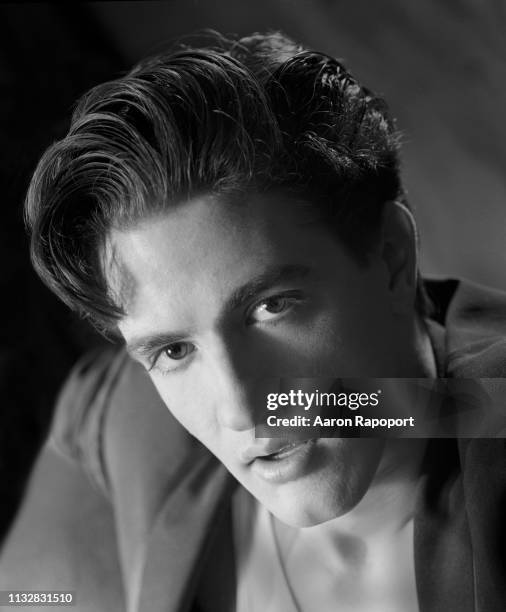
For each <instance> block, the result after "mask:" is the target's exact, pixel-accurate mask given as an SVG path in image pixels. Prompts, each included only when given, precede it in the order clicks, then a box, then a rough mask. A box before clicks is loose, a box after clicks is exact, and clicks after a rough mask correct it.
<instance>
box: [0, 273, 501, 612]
mask: <svg viewBox="0 0 506 612" xmlns="http://www.w3.org/2000/svg"><path fill="white" fill-rule="evenodd" d="M427 286H428V290H429V292H430V294H431V296H432V297H433V299H434V300H435V302H436V312H435V315H434V319H435V321H437V322H438V323H439V324H440V325H441V326H442V327H438V325H432V326H431V338H432V341H433V344H434V345H435V346H436V348H437V355H438V360H439V368H440V372H442V373H443V374H444V376H446V377H464V378H487V379H489V380H487V381H485V385H486V392H487V393H489V394H490V395H491V396H493V397H494V401H495V402H496V403H500V404H501V402H502V401H503V400H502V398H503V397H506V380H501V379H506V295H505V294H504V293H502V292H499V291H492V290H489V289H485V288H482V287H479V286H477V285H473V284H471V283H467V282H459V281H431V282H429V283H428V284H427ZM504 404H506V399H505V400H504ZM501 405H502V404H501ZM235 486H236V483H235V481H234V479H233V478H232V477H231V476H230V475H229V474H228V472H227V471H226V470H225V468H224V467H223V466H222V465H221V464H220V463H219V462H218V461H217V460H216V459H215V458H214V457H213V456H212V455H211V454H210V453H209V451H207V449H205V448H204V447H203V446H202V445H201V444H200V443H199V442H197V441H196V440H195V439H194V438H192V437H191V436H190V435H189V434H187V433H186V432H185V431H184V430H183V429H182V428H181V426H180V425H179V424H178V423H177V422H176V421H175V420H174V418H173V417H172V416H171V415H170V413H169V412H168V410H167V409H166V407H165V406H164V405H163V404H162V402H161V400H160V399H159V397H158V395H157V393H156V391H155V390H154V388H153V386H152V384H151V382H150V380H149V378H148V377H147V375H146V373H145V372H144V370H143V369H142V368H141V367H140V366H138V365H136V364H134V363H133V362H132V361H131V360H130V359H128V357H127V356H126V355H125V353H124V352H123V351H122V350H120V351H117V350H111V351H108V352H102V353H98V354H97V353H95V354H93V355H90V356H88V357H86V358H85V359H84V360H82V361H81V363H80V364H79V365H78V366H77V367H76V368H75V369H74V371H73V373H72V375H71V376H70V378H69V379H68V381H67V383H66V385H65V387H64V389H63V391H62V393H61V395H60V398H59V403H58V406H57V411H56V414H55V418H54V423H53V427H52V433H51V437H50V439H49V440H48V443H47V444H46V447H45V449H44V451H43V453H42V454H41V456H40V458H39V460H38V463H37V466H36V469H35V471H34V473H33V476H32V480H31V483H30V487H29V490H28V494H27V496H26V499H25V502H24V505H23V507H22V510H21V512H20V515H19V517H18V520H17V522H16V523H15V525H14V528H13V529H12V531H11V533H10V536H9V538H8V539H7V542H6V544H5V547H4V550H3V553H2V555H1V556H0V589H24V590H27V589H30V590H36V589H43V590H49V589H58V590H65V589H69V590H73V591H74V592H75V593H76V598H77V607H76V608H74V609H76V610H79V611H81V612H84V611H86V612H87V611H94V612H95V611H97V610H104V611H107V612H114V611H116V610H117V611H123V610H128V611H129V612H134V611H139V612H176V611H177V612H183V611H187V610H212V611H216V612H227V611H232V610H234V598H235V577H234V556H233V542H232V534H231V520H230V516H231V508H230V496H231V492H232V491H233V490H234V487H235ZM420 490H421V492H420V496H419V499H418V500H417V511H416V516H415V535H414V537H415V571H416V581H417V589H418V597H419V602H420V609H421V611H422V612H440V611H441V612H443V611H444V612H453V611H455V612H457V611H458V612H468V611H471V610H472V611H474V612H478V611H479V612H495V611H497V612H499V611H501V612H503V611H504V610H506V570H505V569H504V568H505V567H506V446H505V440H504V439H458V440H446V439H439V440H435V439H434V440H432V441H430V443H429V445H428V451H427V456H426V475H425V476H424V483H423V486H422V487H421V489H420ZM280 612H282V611H280Z"/></svg>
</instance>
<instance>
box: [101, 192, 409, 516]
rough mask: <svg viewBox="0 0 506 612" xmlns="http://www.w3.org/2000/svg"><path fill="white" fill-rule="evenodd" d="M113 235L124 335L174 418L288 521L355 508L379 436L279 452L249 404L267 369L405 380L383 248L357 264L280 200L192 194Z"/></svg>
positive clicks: (280, 373) (378, 452)
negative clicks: (260, 434)
mask: <svg viewBox="0 0 506 612" xmlns="http://www.w3.org/2000/svg"><path fill="white" fill-rule="evenodd" d="M110 238H111V245H112V247H113V249H114V261H115V262H116V264H117V270H119V271H121V283H122V291H123V295H124V298H125V299H126V300H127V303H126V312H127V314H126V316H125V317H124V318H123V320H122V321H121V323H120V325H119V328H120V331H121V333H122V334H123V336H124V338H125V340H126V342H127V344H128V345H129V350H130V352H131V354H132V356H133V357H134V358H135V359H137V360H138V361H140V362H141V363H142V364H143V365H144V366H145V367H146V368H147V369H148V370H149V373H150V376H151V378H152V380H153V383H154V384H155V386H156V388H157V389H158V391H159V393H160V395H161V397H162V399H163V400H164V402H165V403H166V405H167V406H168V408H169V409H170V411H171V412H172V413H173V414H174V416H175V417H176V419H178V420H179V422H180V423H181V424H182V425H183V426H184V427H185V428H186V429H187V430H188V431H189V432H190V433H191V434H193V435H194V436H195V437H196V438H198V439H199V440H200V441H201V442H202V443H203V444H204V445H205V446H206V447H207V448H208V449H209V450H210V451H211V452H213V453H214V454H215V455H216V456H217V457H218V459H220V460H221V462H222V463H223V464H224V465H225V466H226V467H227V468H228V469H229V471H230V472H231V473H232V474H233V475H234V476H235V477H236V478H237V480H238V481H239V482H240V483H242V485H243V486H244V487H245V488H246V489H248V490H249V491H250V492H251V493H252V494H253V495H254V496H255V497H256V498H257V499H258V500H259V501H260V502H261V503H263V504H264V505H265V506H266V507H267V508H268V509H269V510H270V511H271V512H272V513H273V514H275V515H276V516H277V517H278V518H280V519H281V520H283V521H285V522H287V523H289V524H293V525H299V526H304V525H313V524H317V523H321V522H323V521H326V520H329V519H331V518H335V517H337V516H339V515H341V514H343V513H345V512H346V511H348V510H349V509H351V508H352V507H354V506H355V505H356V504H357V503H358V501H360V499H361V497H362V496H363V495H364V493H365V492H366V490H367V488H368V487H369V485H370V483H371V480H372V479H373V477H374V475H375V472H376V470H377V467H378V465H379V463H380V461H381V458H382V455H383V452H384V447H383V442H382V441H381V440H372V439H371V440H364V439H362V440H353V439H338V438H336V439H317V440H311V441H309V442H307V443H300V444H298V445H295V446H292V447H287V446H286V445H287V442H286V440H284V441H283V440H279V439H266V438H257V439H255V429H254V417H253V413H254V404H255V401H257V400H258V396H259V389H260V390H261V389H262V385H263V384H264V383H263V381H264V380H266V381H267V380H269V379H270V380H271V381H272V378H273V377H331V378H333V377H382V376H396V375H401V374H400V372H401V371H402V367H401V364H402V359H403V357H402V352H403V351H402V342H403V340H402V339H401V336H402V334H401V332H400V329H399V324H398V322H397V319H396V317H395V316H394V314H392V307H391V296H390V291H389V273H388V270H387V266H385V265H384V263H383V261H382V259H381V257H379V256H377V257H373V258H372V261H371V263H370V265H368V266H367V267H364V266H361V265H359V264H358V263H356V262H355V260H354V259H353V258H352V257H351V256H350V255H349V254H347V252H346V251H345V250H344V248H343V247H342V246H341V245H340V244H339V243H338V242H337V241H336V240H335V238H333V237H332V235H331V234H330V232H329V231H328V230H326V229H325V228H323V227H322V226H320V225H318V224H316V223H304V222H303V220H302V216H301V212H300V208H299V207H298V206H297V205H295V204H294V203H293V202H290V201H288V200H285V199H283V198H276V197H275V196H255V197H250V198H248V199H247V200H246V199H245V201H244V202H241V203H235V204H230V203H225V202H220V201H217V200H215V199H212V198H211V197H202V198H196V199H194V200H191V201H190V202H186V203H184V204H181V205H178V206H176V207H174V208H172V209H171V210H169V211H168V212H167V213H165V214H164V216H159V217H157V218H152V219H148V220H146V221H145V222H143V223H141V224H138V225H137V226H135V227H134V228H132V229H129V230H124V231H114V232H113V233H112V234H111V237H110ZM117 279H118V275H117V274H116V281H114V280H113V279H112V275H111V283H114V282H116V289H119V287H118V285H117ZM404 341H405V340H404ZM265 384H267V383H265ZM266 388H267V387H266Z"/></svg>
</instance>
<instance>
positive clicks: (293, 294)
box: [148, 290, 304, 375]
mask: <svg viewBox="0 0 506 612" xmlns="http://www.w3.org/2000/svg"><path fill="white" fill-rule="evenodd" d="M276 299H278V300H282V299H286V300H292V303H291V304H289V307H288V308H287V309H286V311H285V310H284V311H282V312H281V313H279V314H280V318H281V317H282V316H283V315H284V313H285V312H287V311H290V310H291V309H292V307H293V306H295V305H296V304H301V303H302V302H304V296H303V294H302V292H301V291H296V290H293V291H286V292H284V293H277V294H275V295H271V296H268V297H265V298H262V299H261V300H259V301H258V302H256V303H255V304H253V305H252V306H250V307H249V308H248V309H247V310H246V313H245V314H246V323H247V324H248V325H254V324H255V321H251V318H252V313H253V312H254V311H255V309H257V308H259V307H260V306H261V305H262V304H265V303H267V302H268V301H269V300H276ZM276 320H277V319H276ZM184 343H185V342H184V341H181V342H180V344H184ZM174 344H178V343H172V344H169V345H166V346H163V347H162V348H160V349H159V350H158V351H156V352H155V353H154V355H152V357H151V359H150V365H149V368H148V372H151V371H152V370H155V369H158V371H159V372H160V373H161V374H163V375H166V374H170V373H172V372H174V371H175V370H178V369H179V367H175V368H170V369H167V370H163V369H161V368H158V367H157V364H158V361H159V359H160V356H161V355H162V354H163V352H164V351H166V350H167V349H168V348H170V347H171V346H174ZM187 344H189V343H187ZM195 350H196V349H195V348H194V349H193V350H192V351H190V353H189V354H191V353H193V352H194V351H195ZM173 361H179V360H177V359H174V360H173ZM181 361H182V364H181V365H183V364H185V363H186V360H185V358H183V359H181Z"/></svg>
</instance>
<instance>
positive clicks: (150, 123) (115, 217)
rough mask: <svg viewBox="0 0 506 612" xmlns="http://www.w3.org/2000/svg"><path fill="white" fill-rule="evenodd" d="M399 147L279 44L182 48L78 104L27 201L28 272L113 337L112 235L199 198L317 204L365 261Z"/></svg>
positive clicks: (318, 56)
mask: <svg viewBox="0 0 506 612" xmlns="http://www.w3.org/2000/svg"><path fill="white" fill-rule="evenodd" d="M398 143H399V138H398V133H397V131H396V129H395V126H394V123H393V120H392V119H391V117H390V116H389V112H388V109H387V107H386V104H385V102H384V100H383V99H382V98H380V97H378V96H376V95H374V94H373V93H372V92H371V91H369V90H368V89H366V88H365V87H363V86H362V85H360V84H359V83H358V82H357V81H356V80H355V79H354V78H353V77H352V76H351V74H350V73H349V72H348V71H347V70H346V68H345V67H344V66H343V65H342V64H341V63H340V62H339V61H337V60H336V59H334V58H332V57H329V56H327V55H325V54H323V53H316V52H313V51H307V50H304V49H303V48H302V47H301V46H299V45H297V44H296V43H294V42H293V41H292V40H290V39H289V38H287V37H285V36H284V35H282V34H280V33H272V34H266V35H261V34H255V35H253V36H251V37H248V38H243V39H241V40H237V41H224V40H221V41H220V44H219V45H218V46H209V47H205V48H188V47H185V48H178V49H176V50H174V51H172V52H169V53H164V54H160V55H157V56H155V57H152V58H150V59H147V60H144V61H142V62H141V63H140V64H138V65H137V66H136V67H134V68H133V70H131V72H129V73H128V74H127V75H126V76H124V77H122V78H119V79H117V80H114V81H111V82H107V83H104V84H102V85H99V86H97V87H95V88H94V89H92V90H91V91H90V92H88V93H87V94H86V95H85V96H84V97H83V98H82V99H81V100H80V102H79V103H78V105H77V108H76V110H75V112H74V114H73V116H72V121H71V125H70V129H69V132H68V134H67V136H66V137H65V138H63V139H62V140H60V141H59V142H56V143H55V144H53V145H52V146H51V147H50V148H49V149H48V150H47V151H46V153H45V154H44V156H43V157H42V159H41V160H40V162H39V164H38V166H37V169H36V170H35V173H34V175H33V178H32V181H31V185H30V188H29V191H28V194H27V199H26V217H27V221H28V225H29V227H30V229H31V254H32V260H33V263H34V265H35V268H36V270H37V271H38V273H39V274H40V276H41V277H42V279H43V280H44V281H45V282H46V284H48V285H49V286H50V287H51V288H52V289H53V290H54V291H55V292H56V293H57V294H58V295H59V297H60V298H61V299H62V300H63V301H64V302H66V303H67V304H68V305H69V306H70V307H71V308H73V309H75V310H77V311H79V312H80V313H81V314H82V315H84V316H86V317H89V318H91V320H92V321H93V322H94V323H95V324H96V325H97V326H99V327H102V328H111V327H114V326H115V324H116V322H117V321H118V319H119V318H121V316H123V314H124V312H123V310H122V307H121V304H118V303H116V302H117V301H118V300H114V299H113V298H112V296H111V292H110V291H109V290H108V287H107V282H106V279H105V275H104V271H103V265H102V261H101V259H102V255H103V249H104V247H105V243H106V238H107V236H108V233H109V231H110V230H111V229H112V228H113V227H128V226H129V225H131V224H135V223H136V222H137V221H139V220H140V219H142V218H145V217H147V216H151V215H153V214H156V213H159V212H160V211H162V210H164V209H166V208H167V207H169V206H171V205H173V204H174V203H175V202H178V201H184V199H186V198H189V197H191V196H192V195H196V194H197V193H203V192H205V193H211V194H216V195H220V196H224V197H228V196H233V195H234V194H236V193H238V192H245V191H248V192H251V191H256V192H258V191H265V190H272V189H279V190H282V191H284V192H289V193H294V194H296V195H297V196H302V197H304V198H306V199H307V200H308V201H310V202H311V203H312V204H314V206H315V209H316V210H318V211H319V214H321V215H322V216H323V217H324V218H325V219H326V221H327V222H329V223H331V224H332V227H333V228H334V231H335V234H336V236H337V237H338V238H339V239H340V240H341V241H342V243H343V244H344V245H345V246H346V247H348V248H349V249H350V251H351V252H352V253H353V254H354V256H355V257H357V258H358V259H359V260H361V261H365V260H366V258H367V254H368V250H369V248H370V246H371V244H372V242H373V241H374V237H375V234H376V232H377V229H378V226H379V222H380V217H381V213H382V210H383V205H384V203H385V202H386V201H388V200H395V199H399V198H401V199H402V198H403V194H402V188H401V184H400V178H399V162H398ZM419 290H420V287H419ZM418 304H420V291H419V295H418Z"/></svg>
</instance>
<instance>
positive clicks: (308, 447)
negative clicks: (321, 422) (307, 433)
mask: <svg viewBox="0 0 506 612" xmlns="http://www.w3.org/2000/svg"><path fill="white" fill-rule="evenodd" d="M272 442H276V443H277V444H276V446H275V447H273V446H271V447H269V448H264V449H263V452H261V453H258V452H257V455H256V456H255V457H254V458H253V459H252V460H251V461H250V462H249V465H250V467H251V469H252V471H253V473H254V474H255V475H256V476H257V477H258V478H260V479H262V480H265V481H268V482H271V483H276V484H280V483H283V482H288V481H291V480H296V479H298V478H300V477H301V476H304V475H305V474H307V473H308V472H309V471H310V470H311V466H312V464H313V462H314V461H313V460H314V455H315V451H316V442H317V440H316V439H310V440H294V441H292V442H286V441H284V442H283V443H280V440H273V441H272ZM268 451H270V452H268ZM316 454H317V453H316Z"/></svg>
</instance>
